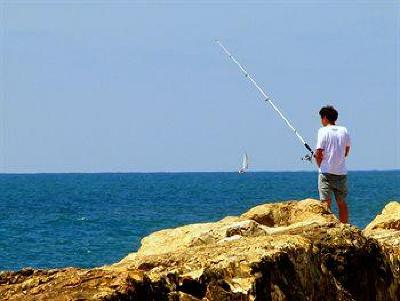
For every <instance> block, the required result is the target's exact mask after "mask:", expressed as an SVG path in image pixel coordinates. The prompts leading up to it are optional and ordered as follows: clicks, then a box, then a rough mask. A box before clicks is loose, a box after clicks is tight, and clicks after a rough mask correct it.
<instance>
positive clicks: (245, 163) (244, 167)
mask: <svg viewBox="0 0 400 301" xmlns="http://www.w3.org/2000/svg"><path fill="white" fill-rule="evenodd" d="M248 169H249V157H248V156H247V153H244V154H243V160H242V167H241V168H240V169H239V173H245V172H246V171H247V170H248Z"/></svg>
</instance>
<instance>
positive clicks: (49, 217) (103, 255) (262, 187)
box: [0, 171, 400, 270]
mask: <svg viewBox="0 0 400 301" xmlns="http://www.w3.org/2000/svg"><path fill="white" fill-rule="evenodd" d="M349 189H350V193H349V198H348V203H349V208H350V221H351V223H353V224H355V225H356V226H358V227H360V228H363V227H365V226H366V225H367V224H368V223H369V222H370V221H371V220H372V219H373V218H374V217H375V216H376V215H377V214H378V213H379V212H380V211H381V210H382V208H383V207H384V206H385V204H386V203H388V202H389V201H390V200H400V171H368V172H367V171H363V172H350V173H349ZM308 197H312V198H318V193H317V174H316V173H313V172H253V173H247V174H244V175H239V174H237V173H148V174H146V173H126V174H124V173H104V174H18V175H17V174H15V175H13V174H2V175H0V270H16V269H21V268H23V267H27V266H30V267H34V268H56V267H65V266H76V267H95V266H100V265H104V264H110V263H113V262H116V261H119V260H120V259H122V258H123V257H125V256H126V255H127V254H128V253H130V252H134V251H136V250H137V249H138V247H139V246H140V240H141V239H142V238H143V237H144V236H146V235H148V234H150V233H151V232H153V231H156V230H159V229H164V228H170V227H177V226H180V225H184V224H188V223H197V222H209V221H216V220H219V219H221V218H223V217H224V216H226V215H238V214H241V213H243V212H244V211H246V210H247V209H249V208H251V207H253V206H256V205H258V204H262V203H272V202H279V201H282V200H291V199H304V198H308ZM335 210H336V209H335Z"/></svg>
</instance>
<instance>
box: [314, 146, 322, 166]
mask: <svg viewBox="0 0 400 301" xmlns="http://www.w3.org/2000/svg"><path fill="white" fill-rule="evenodd" d="M323 152H324V150H323V149H322V148H319V149H317V150H316V151H315V155H314V157H315V161H316V162H317V165H318V167H320V166H321V162H322V159H323V158H324V154H323Z"/></svg>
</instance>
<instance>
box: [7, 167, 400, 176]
mask: <svg viewBox="0 0 400 301" xmlns="http://www.w3.org/2000/svg"><path fill="white" fill-rule="evenodd" d="M347 171H348V172H371V171H378V172H385V171H400V168H388V169H377V168H375V169H349V170H347ZM304 172H306V173H318V170H252V171H247V172H246V173H304ZM183 173H193V174H194V173H238V171H237V170H235V171H232V170H230V171H223V170H222V171H212V170H211V171H210V170H204V171H202V170H195V171H179V170H174V171H93V172H92V171H51V172H46V171H44V172H40V171H39V172H36V171H32V172H30V171H27V172H0V175H40V174H49V175H51V174H183Z"/></svg>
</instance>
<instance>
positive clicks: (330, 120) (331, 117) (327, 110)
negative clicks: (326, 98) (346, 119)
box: [319, 106, 339, 126]
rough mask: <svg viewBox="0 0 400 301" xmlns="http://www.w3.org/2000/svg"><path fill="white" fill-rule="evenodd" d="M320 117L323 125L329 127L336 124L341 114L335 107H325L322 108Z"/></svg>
mask: <svg viewBox="0 0 400 301" xmlns="http://www.w3.org/2000/svg"><path fill="white" fill-rule="evenodd" d="M319 115H320V116H321V123H322V125H323V126H327V125H328V124H335V122H336V119H337V118H338V115H339V114H338V111H336V110H335V108H334V107H333V106H325V107H322V108H321V110H320V111H319Z"/></svg>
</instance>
